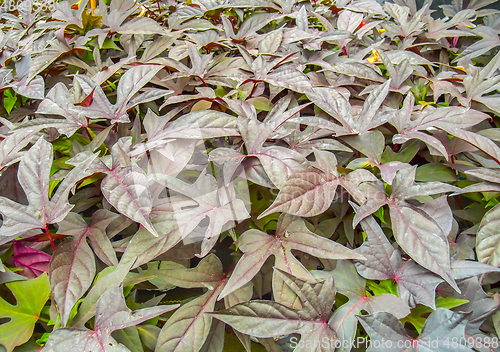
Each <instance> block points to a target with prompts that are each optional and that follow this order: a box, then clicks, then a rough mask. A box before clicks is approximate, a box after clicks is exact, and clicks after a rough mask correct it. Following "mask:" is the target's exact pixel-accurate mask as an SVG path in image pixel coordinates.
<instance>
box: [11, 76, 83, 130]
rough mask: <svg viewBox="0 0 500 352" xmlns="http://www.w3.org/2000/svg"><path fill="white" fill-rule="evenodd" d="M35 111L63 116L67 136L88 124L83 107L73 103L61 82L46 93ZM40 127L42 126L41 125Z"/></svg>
mask: <svg viewBox="0 0 500 352" xmlns="http://www.w3.org/2000/svg"><path fill="white" fill-rule="evenodd" d="M36 112H37V113H38V114H47V115H60V116H63V117H64V118H65V119H66V121H65V122H66V126H65V127H64V129H65V131H66V129H69V130H67V132H66V133H65V134H66V135H67V136H68V137H69V136H71V135H72V134H73V133H74V132H75V131H76V130H77V129H79V128H81V127H83V128H86V127H87V126H88V122H87V118H86V109H85V107H83V106H77V105H74V104H73V98H72V97H71V95H70V92H69V90H68V88H66V86H65V85H64V84H63V83H61V82H59V83H57V84H56V85H55V86H54V87H53V88H52V89H51V90H50V91H49V92H48V93H47V96H46V97H45V98H44V99H43V100H42V102H41V103H40V105H38V109H37V110H36ZM21 126H22V125H21ZM40 127H41V128H43V127H42V126H40ZM61 131H62V130H61ZM71 131H73V132H71Z"/></svg>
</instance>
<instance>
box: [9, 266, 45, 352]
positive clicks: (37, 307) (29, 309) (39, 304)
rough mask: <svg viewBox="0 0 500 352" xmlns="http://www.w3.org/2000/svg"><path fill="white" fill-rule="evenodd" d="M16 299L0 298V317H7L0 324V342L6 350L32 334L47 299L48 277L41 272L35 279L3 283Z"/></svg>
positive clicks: (21, 342) (24, 340)
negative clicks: (7, 320)
mask: <svg viewBox="0 0 500 352" xmlns="http://www.w3.org/2000/svg"><path fill="white" fill-rule="evenodd" d="M5 285H6V286H7V288H8V289H9V290H10V291H11V292H12V294H13V295H14V297H15V299H16V301H17V302H16V304H15V305H14V304H10V303H8V302H7V301H5V300H4V299H3V298H0V318H8V319H10V321H9V322H7V323H4V324H2V325H0V344H2V345H3V346H4V347H5V348H6V349H7V352H12V351H13V350H14V347H16V346H19V345H22V344H23V343H25V342H26V341H28V340H29V339H30V337H31V335H33V331H34V328H35V323H36V322H37V320H38V319H39V317H40V312H41V311H42V308H43V306H44V305H45V302H47V300H48V299H49V295H50V287H49V277H48V276H47V274H45V273H44V274H42V275H40V276H39V277H37V278H36V279H31V280H26V281H15V282H10V283H7V284H5Z"/></svg>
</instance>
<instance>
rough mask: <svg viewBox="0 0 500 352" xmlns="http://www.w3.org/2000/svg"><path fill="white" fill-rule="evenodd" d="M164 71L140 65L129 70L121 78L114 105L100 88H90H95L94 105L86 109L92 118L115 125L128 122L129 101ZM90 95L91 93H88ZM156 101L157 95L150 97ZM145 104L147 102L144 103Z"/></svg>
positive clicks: (157, 67)
mask: <svg viewBox="0 0 500 352" xmlns="http://www.w3.org/2000/svg"><path fill="white" fill-rule="evenodd" d="M161 69H162V66H160V65H140V66H135V67H132V68H131V69H129V70H127V72H125V74H124V75H123V76H122V77H121V78H120V82H119V83H118V87H117V89H116V93H117V97H116V103H115V104H114V105H112V104H111V103H110V102H109V100H108V98H107V97H106V95H105V93H104V92H103V90H102V88H101V87H100V86H97V87H92V86H89V88H90V90H92V89H94V88H95V92H94V95H93V101H92V104H91V105H90V106H89V107H88V109H86V111H87V114H88V115H87V116H88V117H90V118H106V119H109V120H111V121H112V122H113V123H117V122H128V121H129V117H128V114H127V110H128V109H129V108H131V106H128V103H129V101H130V100H131V99H132V98H133V97H134V95H135V94H136V93H137V92H138V91H139V90H140V89H141V88H142V87H144V86H145V85H146V84H147V83H149V81H151V79H152V78H153V77H154V76H155V75H156V74H157V73H158V72H159V71H160V70H161ZM88 93H89V94H90V92H88ZM150 99H151V100H154V99H156V95H154V96H152V97H150ZM143 102H145V101H143Z"/></svg>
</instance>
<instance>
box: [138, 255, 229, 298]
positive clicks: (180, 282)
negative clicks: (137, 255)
mask: <svg viewBox="0 0 500 352" xmlns="http://www.w3.org/2000/svg"><path fill="white" fill-rule="evenodd" d="M169 264H174V263H173V262H160V264H159V265H158V268H157V269H156V268H148V269H147V270H145V273H146V274H147V275H153V276H155V280H157V279H160V280H162V281H165V282H166V283H168V284H169V285H173V286H178V287H183V288H196V287H201V288H209V289H210V290H213V289H215V287H217V286H218V285H219V284H220V282H221V281H222V279H223V278H224V277H223V275H222V267H221V264H220V260H219V259H218V258H217V256H216V255H215V254H209V255H207V256H206V257H205V258H203V259H202V260H201V261H200V263H198V265H197V266H196V267H195V268H184V267H183V266H182V265H179V264H178V265H175V266H170V265H169Z"/></svg>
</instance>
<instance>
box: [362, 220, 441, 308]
mask: <svg viewBox="0 0 500 352" xmlns="http://www.w3.org/2000/svg"><path fill="white" fill-rule="evenodd" d="M361 226H362V228H363V230H364V231H365V233H366V236H367V239H366V241H365V242H364V243H363V245H362V246H361V247H359V248H357V249H356V252H358V253H360V254H362V255H363V256H365V257H366V261H364V262H361V261H355V262H354V265H355V266H356V269H357V270H358V272H359V274H360V275H361V276H363V277H364V278H367V279H370V280H388V279H390V280H393V281H394V282H396V283H397V285H398V295H399V297H401V299H403V301H405V302H406V303H407V304H408V305H409V306H410V307H415V305H416V304H424V305H426V306H428V307H431V308H432V309H435V307H436V306H435V296H436V292H435V291H436V287H437V285H439V284H440V283H441V282H442V281H443V280H442V279H441V278H440V277H438V276H437V275H434V274H432V273H431V272H430V271H428V270H427V269H425V268H423V267H421V266H419V265H417V264H415V262H413V261H411V260H408V261H403V259H402V258H401V252H400V251H399V250H397V249H395V248H394V247H393V246H392V245H391V243H390V242H389V240H388V239H387V237H386V235H385V234H384V232H383V231H382V229H381V228H380V226H379V225H378V224H377V222H376V221H375V219H374V218H373V217H372V216H369V217H367V218H365V219H364V220H362V221H361Z"/></svg>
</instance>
